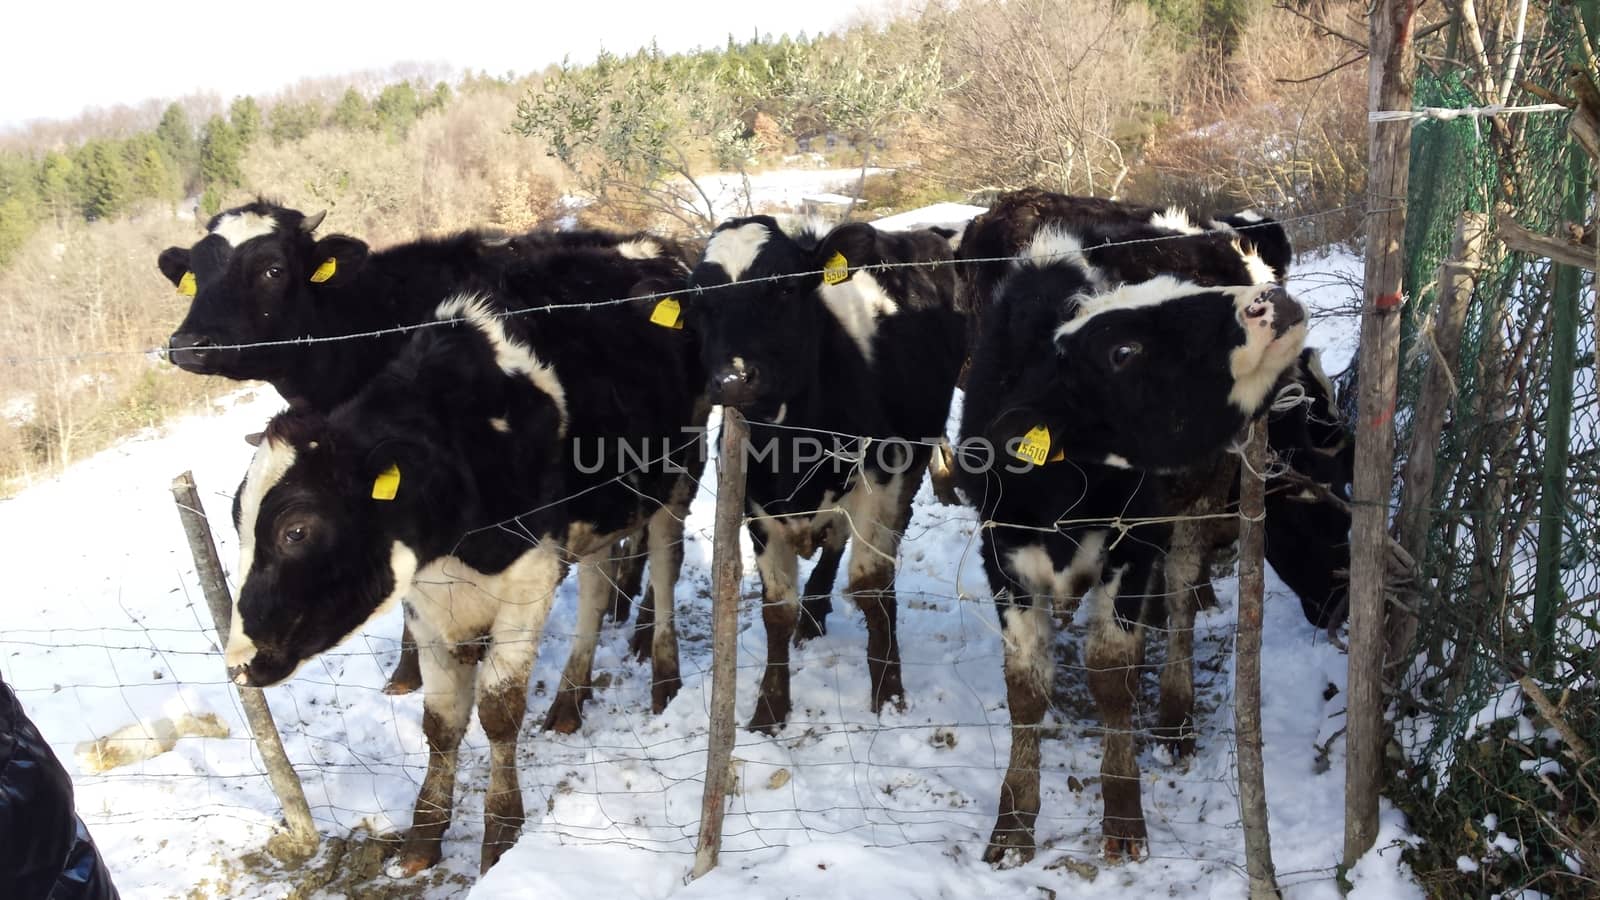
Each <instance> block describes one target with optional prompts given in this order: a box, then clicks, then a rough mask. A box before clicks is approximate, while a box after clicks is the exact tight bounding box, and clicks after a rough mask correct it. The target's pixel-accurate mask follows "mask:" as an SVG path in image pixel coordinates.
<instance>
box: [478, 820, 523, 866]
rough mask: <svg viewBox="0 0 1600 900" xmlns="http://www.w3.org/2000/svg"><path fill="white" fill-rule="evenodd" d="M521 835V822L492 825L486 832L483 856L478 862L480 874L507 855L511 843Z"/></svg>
mask: <svg viewBox="0 0 1600 900" xmlns="http://www.w3.org/2000/svg"><path fill="white" fill-rule="evenodd" d="M521 836H522V823H521V822H518V823H516V824H515V825H511V824H509V823H507V824H497V825H494V826H492V827H491V828H490V829H489V830H488V831H486V832H484V835H483V856H482V857H481V858H480V859H479V862H478V874H479V875H482V874H483V873H485V872H487V871H489V869H490V867H492V866H493V865H494V864H495V863H497V862H499V861H500V857H501V856H503V855H505V852H506V851H507V850H510V849H511V845H512V844H515V843H516V842H517V838H519V837H521Z"/></svg>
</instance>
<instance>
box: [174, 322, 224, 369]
mask: <svg viewBox="0 0 1600 900" xmlns="http://www.w3.org/2000/svg"><path fill="white" fill-rule="evenodd" d="M215 346H216V342H215V341H213V340H211V339H210V338H208V337H206V336H204V335H199V334H189V333H186V332H181V331H180V332H178V333H177V334H174V335H173V336H172V338H171V339H170V340H168V341H167V359H169V360H171V361H172V364H173V365H175V366H177V367H178V368H180V369H182V370H184V371H185V372H194V373H195V374H197V375H209V374H211V371H212V363H213V360H214V357H215V354H214V351H213V348H214V347H215Z"/></svg>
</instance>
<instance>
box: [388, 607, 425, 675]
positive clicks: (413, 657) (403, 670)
mask: <svg viewBox="0 0 1600 900" xmlns="http://www.w3.org/2000/svg"><path fill="white" fill-rule="evenodd" d="M401 605H402V606H403V607H404V609H405V618H404V620H403V624H402V625H401V628H400V661H399V662H397V663H395V664H394V671H393V672H391V673H389V680H388V682H387V683H385V684H384V686H383V692H384V693H385V694H390V695H392V696H400V695H403V694H409V693H411V692H412V691H415V690H416V689H417V688H419V687H422V664H421V663H420V662H418V661H417V639H416V638H414V637H412V636H411V616H412V615H413V614H412V612H411V607H410V606H406V605H405V604H404V603H402V604H401Z"/></svg>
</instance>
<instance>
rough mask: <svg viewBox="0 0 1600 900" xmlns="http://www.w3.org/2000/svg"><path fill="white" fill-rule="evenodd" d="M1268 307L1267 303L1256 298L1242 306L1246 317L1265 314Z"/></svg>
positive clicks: (1257, 316)
mask: <svg viewBox="0 0 1600 900" xmlns="http://www.w3.org/2000/svg"><path fill="white" fill-rule="evenodd" d="M1268 308H1269V307H1268V306H1267V304H1265V303H1262V302H1260V301H1259V300H1258V301H1256V302H1255V303H1252V304H1250V305H1249V306H1247V307H1245V308H1244V316H1245V318H1247V319H1259V318H1261V317H1262V316H1264V315H1266V314H1267V309H1268Z"/></svg>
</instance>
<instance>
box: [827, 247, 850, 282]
mask: <svg viewBox="0 0 1600 900" xmlns="http://www.w3.org/2000/svg"><path fill="white" fill-rule="evenodd" d="M822 280H823V281H824V282H826V283H827V284H839V283H840V282H843V281H849V280H850V261H849V260H848V259H845V258H844V254H843V253H835V254H833V256H831V257H829V258H828V261H827V262H826V263H823V265H822Z"/></svg>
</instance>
